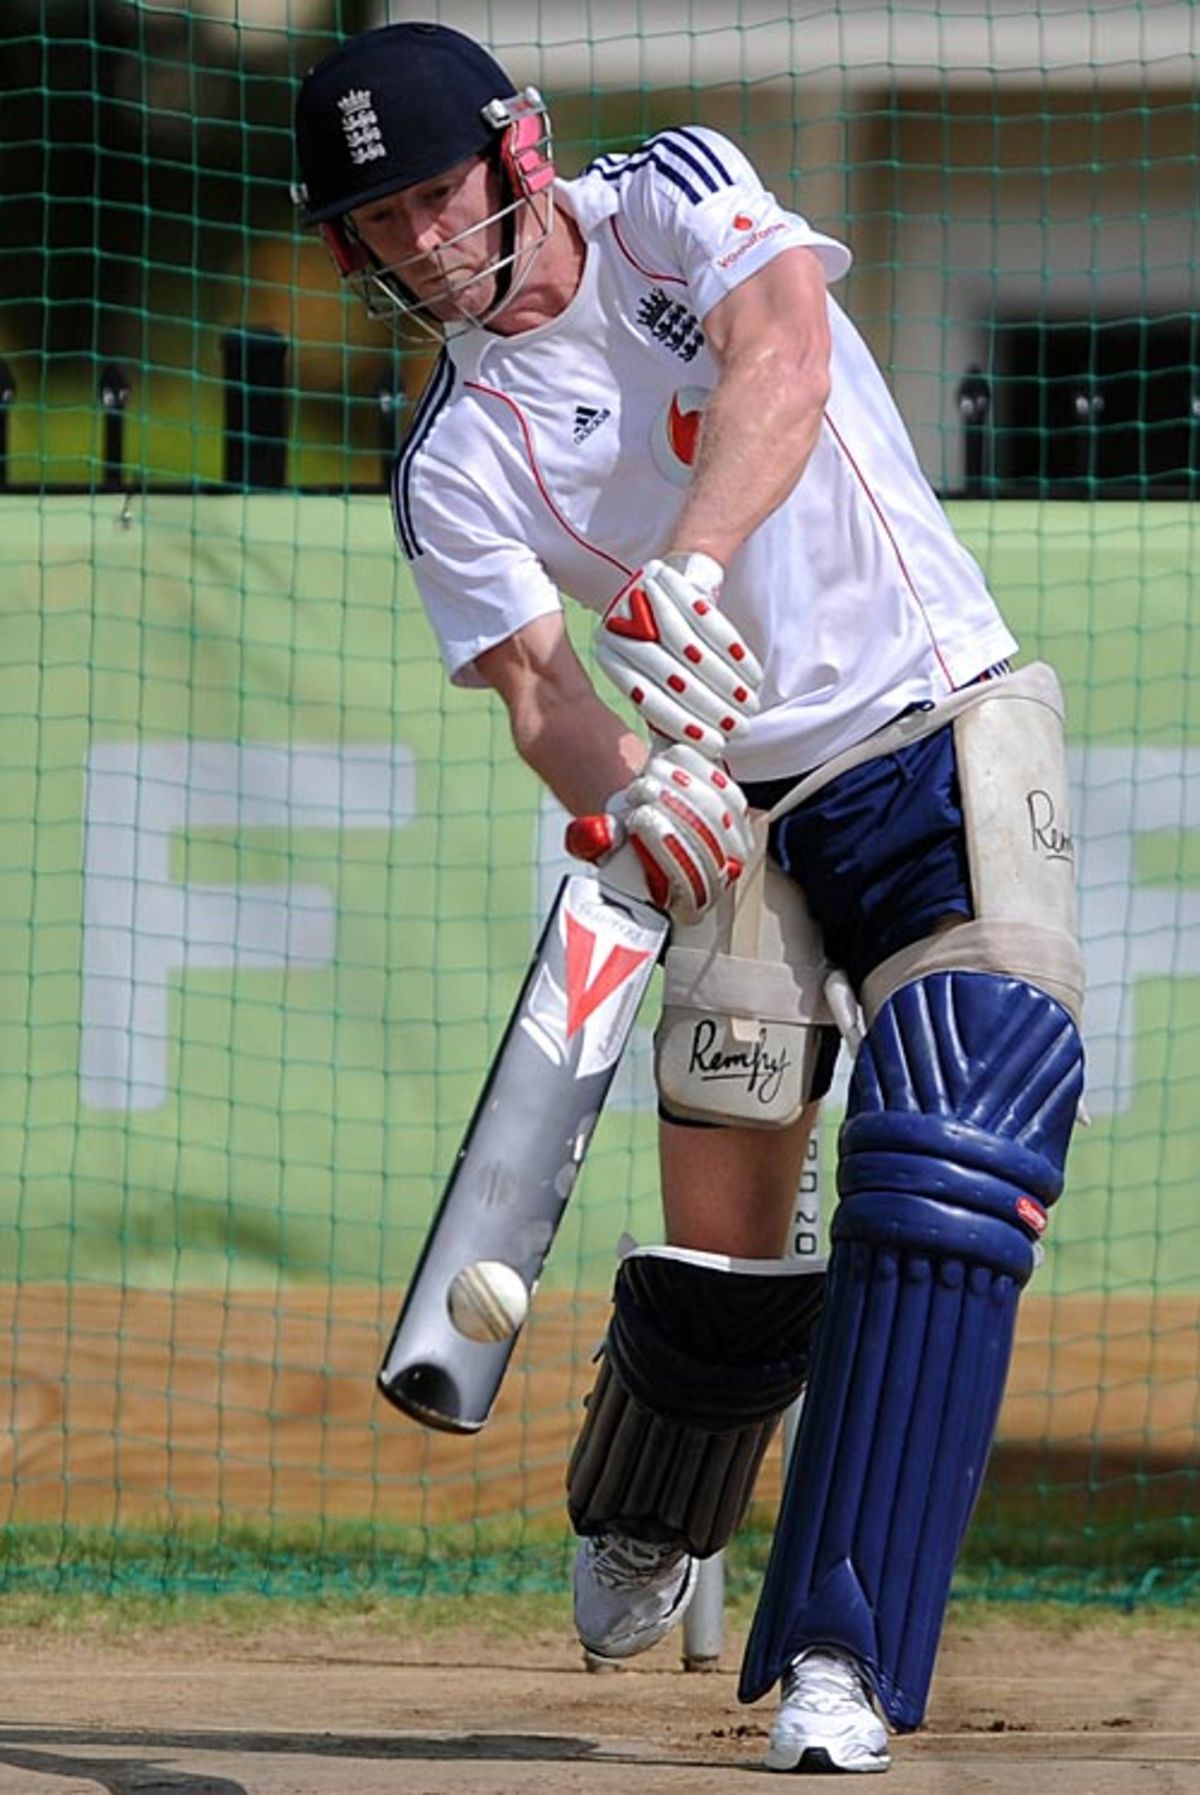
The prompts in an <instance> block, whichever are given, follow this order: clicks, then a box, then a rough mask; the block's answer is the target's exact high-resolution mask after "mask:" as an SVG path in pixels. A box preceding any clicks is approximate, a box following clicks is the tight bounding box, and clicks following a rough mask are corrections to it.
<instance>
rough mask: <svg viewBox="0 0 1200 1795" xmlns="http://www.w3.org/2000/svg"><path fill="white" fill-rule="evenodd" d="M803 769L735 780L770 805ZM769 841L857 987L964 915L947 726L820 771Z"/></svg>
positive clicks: (825, 1061)
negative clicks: (841, 769) (844, 768)
mask: <svg viewBox="0 0 1200 1795" xmlns="http://www.w3.org/2000/svg"><path fill="white" fill-rule="evenodd" d="M802 777H803V775H802V774H797V775H796V777H795V778H794V779H771V780H762V781H757V782H748V783H746V784H745V785H743V787H742V789H743V791H744V792H745V794H746V797H747V799H748V800H749V802H750V804H751V805H752V806H753V808H754V809H755V810H771V809H773V807H774V806H775V805H776V804H777V803H778V802H779V800H780V799H781V798H783V797H784V796H786V794H787V793H788V792H789V791H791V790H792V788H793V787H794V786H795V785H797V784H798V783H799V781H800V779H801V778H802ZM768 852H769V853H770V855H771V857H772V859H773V860H776V861H777V862H778V863H779V865H780V866H781V867H782V868H783V870H784V872H786V873H788V874H790V876H791V877H792V878H793V879H795V881H796V883H797V885H799V886H800V888H801V890H802V891H803V892H804V896H805V899H806V900H807V903H808V908H809V911H810V913H811V915H812V916H813V918H814V920H815V921H816V923H817V924H818V926H819V927H820V929H821V932H822V934H823V936H824V939H825V952H826V955H827V957H828V958H829V959H830V960H831V961H832V963H833V964H834V965H835V966H839V967H841V969H842V971H843V972H844V973H845V974H846V975H847V977H848V978H849V980H850V983H851V984H852V985H853V986H854V989H855V991H856V992H857V991H860V990H861V988H862V982H863V980H864V979H865V978H866V976H867V974H868V973H869V972H872V971H873V970H874V969H875V967H876V966H878V965H880V964H881V962H882V961H884V960H886V959H887V958H888V956H889V955H891V954H894V953H898V952H899V951H900V949H901V948H902V947H909V946H910V945H911V944H912V943H913V942H914V941H920V940H921V939H922V938H923V937H924V936H926V935H928V934H929V933H930V930H931V929H932V927H933V924H934V923H935V922H936V921H937V920H938V918H939V917H942V916H971V915H972V914H973V910H972V905H971V884H970V876H969V873H968V870H967V852H966V842H965V840H964V837H963V818H962V803H961V799H960V797H959V788H958V767H957V764H956V762H955V758H954V731H953V726H952V725H951V724H949V723H947V724H946V725H945V726H944V727H943V728H941V729H938V730H935V732H934V733H933V734H932V735H928V736H925V737H924V738H923V740H921V741H919V742H912V743H910V744H909V745H908V746H907V747H903V748H898V749H896V750H895V752H894V753H891V754H881V755H879V756H878V757H877V758H876V759H874V760H868V761H866V762H864V763H863V765H861V766H857V767H851V768H850V770H849V771H848V772H845V773H841V774H839V775H838V777H837V778H836V779H832V780H830V782H829V784H828V785H826V786H823V787H822V789H821V790H820V791H819V792H817V793H815V794H814V796H813V797H811V798H808V799H806V800H805V802H804V803H803V804H799V805H797V807H796V809H795V810H791V811H789V812H788V813H787V815H786V816H782V817H780V818H779V820H778V821H777V822H775V823H772V825H771V831H770V835H769V836H768ZM823 1033H824V1039H823V1040H822V1043H821V1047H820V1049H819V1052H818V1056H817V1062H816V1066H815V1068H814V1075H813V1088H812V1092H811V1096H812V1098H813V1099H816V1098H818V1097H823V1096H824V1095H825V1094H826V1092H827V1091H828V1089H829V1086H830V1084H831V1083H832V1081H833V1071H834V1066H835V1064H836V1061H837V1055H838V1046H839V1039H840V1038H839V1036H838V1033H837V1030H836V1029H832V1028H829V1029H826V1030H824V1031H823ZM660 1113H661V1114H663V1115H664V1116H666V1119H667V1120H675V1119H676V1118H674V1117H671V1116H670V1114H669V1112H667V1111H665V1110H660Z"/></svg>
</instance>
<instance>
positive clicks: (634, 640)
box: [595, 555, 763, 760]
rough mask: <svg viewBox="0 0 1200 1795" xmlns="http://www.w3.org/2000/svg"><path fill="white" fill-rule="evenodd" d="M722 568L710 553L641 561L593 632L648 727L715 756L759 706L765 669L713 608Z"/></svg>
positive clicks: (610, 670) (601, 657)
mask: <svg viewBox="0 0 1200 1795" xmlns="http://www.w3.org/2000/svg"><path fill="white" fill-rule="evenodd" d="M722 578H723V570H722V568H721V566H720V563H719V562H717V561H714V560H713V559H712V556H711V555H671V556H669V557H668V558H667V559H666V560H665V561H647V563H646V565H645V566H644V567H643V568H642V569H641V570H640V571H639V572H638V573H636V574H634V576H633V579H632V580H631V581H630V582H629V584H628V585H627V586H625V587H624V588H623V589H622V590H621V591H620V592H618V594H617V596H616V598H614V599H613V601H612V603H611V604H610V605H609V607H608V609H607V611H605V613H604V616H603V617H602V618H601V620H600V623H599V626H598V628H597V631H596V644H595V647H596V659H597V661H598V662H599V663H600V665H601V667H603V669H604V671H605V673H607V675H608V677H609V678H610V679H611V680H612V682H613V684H614V685H615V686H616V687H618V689H619V690H620V691H622V692H624V694H625V696H626V698H628V699H629V700H630V701H631V702H632V703H633V704H634V705H636V706H637V708H638V710H639V711H640V712H641V714H642V716H643V717H645V719H646V722H647V723H648V724H649V726H650V728H651V729H652V730H654V731H655V732H656V733H657V734H659V735H662V736H665V737H666V738H667V740H668V741H672V742H690V743H691V744H692V746H693V747H695V748H698V749H699V750H700V752H701V753H702V754H707V755H708V757H709V759H710V760H720V759H721V758H722V756H723V755H724V753H725V748H726V744H727V742H728V741H729V738H730V736H731V735H732V734H733V732H734V730H735V729H737V727H738V725H739V724H741V723H744V722H746V721H747V720H748V719H749V718H750V717H753V716H754V715H755V714H756V712H757V710H758V688H759V686H760V685H761V684H762V677H763V672H762V668H761V667H760V666H759V663H758V661H757V660H756V659H755V657H754V655H753V654H751V652H750V650H749V649H748V648H747V646H746V644H745V643H744V642H743V641H742V640H741V638H740V637H739V635H738V633H737V631H736V630H735V629H734V628H733V625H732V624H731V623H730V622H729V621H728V619H727V618H725V617H723V616H722V615H721V612H720V611H719V610H718V608H717V600H718V597H719V595H720V591H721V580H722Z"/></svg>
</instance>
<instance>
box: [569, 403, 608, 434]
mask: <svg viewBox="0 0 1200 1795" xmlns="http://www.w3.org/2000/svg"><path fill="white" fill-rule="evenodd" d="M611 416H612V412H611V411H610V410H609V409H608V406H607V405H577V406H576V407H575V428H574V430H573V431H572V432H571V434H572V436H573V437H574V439H575V441H576V442H577V443H582V442H586V441H587V439H588V437H589V436H591V434H592V432H593V431H594V430H599V428H600V426H601V424H603V423H604V422H605V420H606V419H607V418H611Z"/></svg>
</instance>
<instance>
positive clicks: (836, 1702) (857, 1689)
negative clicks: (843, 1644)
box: [783, 1651, 870, 1714]
mask: <svg viewBox="0 0 1200 1795" xmlns="http://www.w3.org/2000/svg"><path fill="white" fill-rule="evenodd" d="M783 1699H784V1701H785V1702H795V1703H797V1704H798V1705H799V1706H801V1707H805V1708H812V1709H814V1710H815V1711H816V1712H817V1713H818V1714H848V1713H851V1712H853V1713H857V1714H861V1713H862V1711H863V1709H864V1708H865V1707H869V1706H870V1696H869V1695H868V1693H867V1688H866V1685H865V1683H864V1681H863V1676H862V1672H861V1671H860V1670H859V1668H858V1666H857V1664H855V1662H854V1660H853V1659H852V1658H847V1657H844V1656H843V1655H842V1654H841V1653H840V1652H822V1651H816V1652H806V1653H805V1654H804V1655H803V1656H802V1657H800V1658H795V1659H793V1661H792V1663H791V1664H790V1666H789V1667H788V1669H787V1671H786V1672H785V1674H784V1679H783Z"/></svg>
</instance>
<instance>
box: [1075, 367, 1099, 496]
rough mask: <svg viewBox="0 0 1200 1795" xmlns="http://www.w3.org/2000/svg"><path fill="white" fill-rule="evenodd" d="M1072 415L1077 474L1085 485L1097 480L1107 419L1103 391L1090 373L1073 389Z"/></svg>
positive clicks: (1076, 476) (1078, 478)
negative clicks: (1100, 450) (1098, 463)
mask: <svg viewBox="0 0 1200 1795" xmlns="http://www.w3.org/2000/svg"><path fill="white" fill-rule="evenodd" d="M1071 418H1072V429H1073V433H1074V437H1075V466H1074V469H1073V470H1072V471H1073V473H1074V475H1075V478H1076V479H1077V480H1078V481H1079V482H1080V484H1081V485H1083V486H1085V487H1086V486H1090V485H1091V484H1093V483H1094V482H1095V479H1096V476H1097V473H1098V471H1099V470H1098V466H1097V462H1098V455H1097V451H1098V449H1099V431H1100V426H1101V425H1102V423H1103V422H1104V394H1103V393H1102V392H1101V391H1100V390H1099V388H1098V387H1097V385H1096V383H1095V381H1094V380H1092V379H1091V377H1090V376H1087V377H1084V378H1083V379H1081V380H1080V381H1079V383H1078V385H1077V386H1075V387H1074V388H1072V391H1071Z"/></svg>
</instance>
